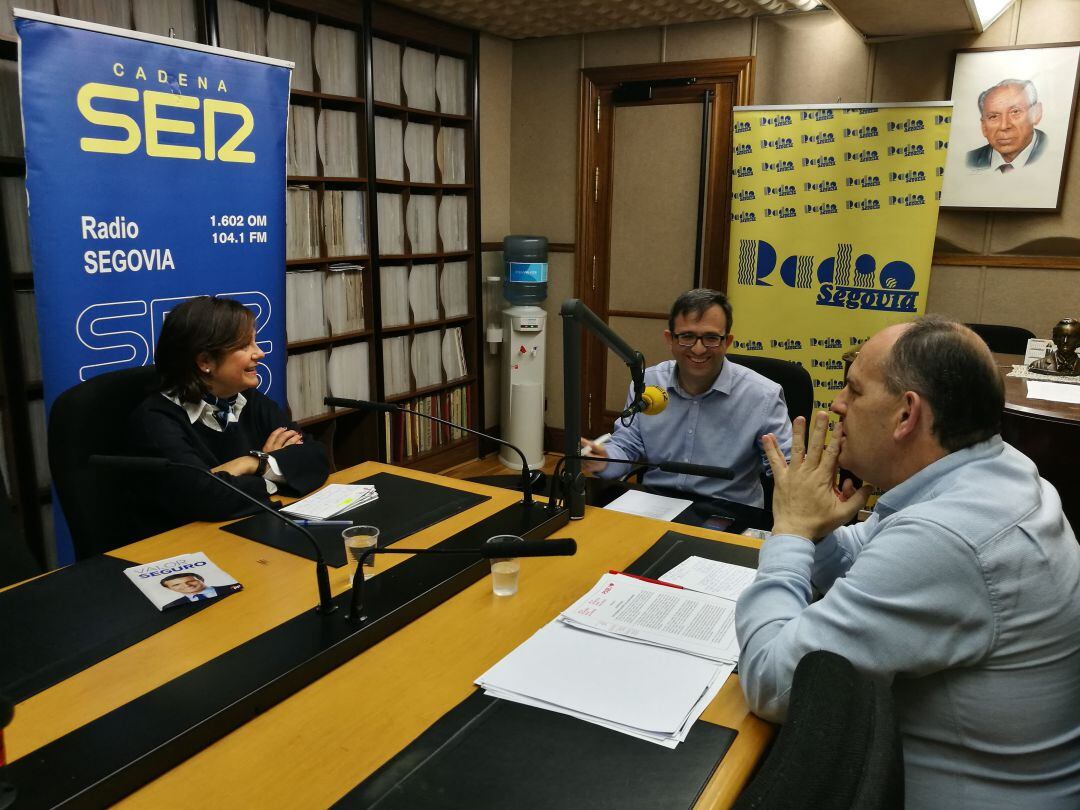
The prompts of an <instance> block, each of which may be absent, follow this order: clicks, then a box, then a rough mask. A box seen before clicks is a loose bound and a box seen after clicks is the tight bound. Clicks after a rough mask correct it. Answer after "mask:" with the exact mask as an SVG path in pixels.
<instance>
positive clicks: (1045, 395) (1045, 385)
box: [1027, 380, 1080, 405]
mask: <svg viewBox="0 0 1080 810" xmlns="http://www.w3.org/2000/svg"><path fill="white" fill-rule="evenodd" d="M1027 395H1028V399H1045V400H1049V401H1050V402H1069V403H1072V404H1074V405H1080V385H1069V384H1068V383H1056V382H1041V381H1038V380H1028V381H1027Z"/></svg>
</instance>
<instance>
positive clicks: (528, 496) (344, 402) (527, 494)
mask: <svg viewBox="0 0 1080 810" xmlns="http://www.w3.org/2000/svg"><path fill="white" fill-rule="evenodd" d="M323 403H324V404H326V405H335V406H338V407H341V408H360V409H361V410H365V411H378V412H380V413H408V414H412V415H413V416H420V417H423V418H424V419H430V420H431V421H432V422H438V423H439V424H440V425H449V426H450V427H452V428H457V429H458V430H464V431H465V432H466V433H471V434H472V435H474V436H479V437H480V438H482V439H489V440H491V441H493V442H496V443H498V444H501V445H503V446H504V447H509V448H510V449H511V450H513V451H514V452H515V453H517V454H518V456H520V457H521V491H522V493H523V494H524V497H523V498H522V502H523V503H524V504H525V505H526V506H532V503H533V498H532V474H531V472H530V471H529V462H528V461H527V460H526V458H525V454H524V453H523V452H522V451H521V448H520V447H518V446H517V445H513V444H510V442H508V441H506V440H504V439H500V438H498V437H496V436H492V435H491V434H489V433H481V432H480V431H479V430H473V429H472V428H470V427H466V426H465V425H459V424H458V423H457V422H451V421H449V420H447V419H442V418H440V417H438V416H432V415H431V414H427V413H420V411H414V410H411V409H410V408H405V407H402V406H401V405H394V404H393V403H390V402H370V401H368V400H366V399H345V398H344V397H325V398H324V399H323Z"/></svg>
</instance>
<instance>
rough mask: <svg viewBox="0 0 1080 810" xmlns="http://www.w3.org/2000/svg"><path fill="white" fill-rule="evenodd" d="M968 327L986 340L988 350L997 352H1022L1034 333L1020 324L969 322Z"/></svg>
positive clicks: (1025, 349)
mask: <svg viewBox="0 0 1080 810" xmlns="http://www.w3.org/2000/svg"><path fill="white" fill-rule="evenodd" d="M965 325H966V326H967V327H968V329H970V330H971V331H972V332H974V333H975V334H976V335H978V336H979V337H981V338H982V339H983V340H985V341H986V345H987V346H989V347H990V351H992V352H998V353H999V354H1024V352H1026V351H1027V342H1028V340H1029V339H1031V338H1033V337H1035V333H1034V332H1032V331H1031V330H1029V329H1024V327H1022V326H1006V325H1005V324H1000V323H969V324H965Z"/></svg>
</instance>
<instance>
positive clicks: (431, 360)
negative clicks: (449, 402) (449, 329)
mask: <svg viewBox="0 0 1080 810" xmlns="http://www.w3.org/2000/svg"><path fill="white" fill-rule="evenodd" d="M441 343H442V339H441V336H440V334H439V332H438V331H430V332H418V333H417V334H415V335H413V340H412V372H413V379H414V380H416V387H417V388H431V387H432V386H434V385H440V384H441V383H442V381H443V376H442V362H441V360H442V358H441V351H440V345H441Z"/></svg>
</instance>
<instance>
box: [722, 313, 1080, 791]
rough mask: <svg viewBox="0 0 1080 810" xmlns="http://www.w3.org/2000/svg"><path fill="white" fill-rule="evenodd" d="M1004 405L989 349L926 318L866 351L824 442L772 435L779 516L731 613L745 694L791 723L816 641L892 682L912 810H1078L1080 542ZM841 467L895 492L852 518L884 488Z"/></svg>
mask: <svg viewBox="0 0 1080 810" xmlns="http://www.w3.org/2000/svg"><path fill="white" fill-rule="evenodd" d="M1003 406H1004V388H1003V385H1002V380H1001V375H1000V372H999V371H998V369H997V367H996V365H995V363H994V359H993V357H992V355H991V354H990V351H989V349H988V348H987V346H986V344H985V343H983V342H982V341H981V340H980V339H979V338H978V336H976V335H975V333H974V332H972V331H971V330H969V329H967V328H966V327H964V326H961V325H960V324H957V323H954V322H951V321H948V320H945V319H941V318H933V317H930V318H923V319H920V320H918V321H915V322H914V323H908V324H900V325H897V326H891V327H889V328H887V329H885V330H883V331H881V332H879V333H878V334H877V335H875V336H874V337H873V338H871V339H870V340H869V341H868V342H867V343H866V344H865V345H864V346H863V348H862V350H861V351H860V352H859V355H858V358H857V359H856V360H855V362H854V364H853V365H852V366H851V369H850V370H849V373H848V380H847V386H846V387H845V388H844V390H843V391H842V392H841V393H840V394H839V396H837V398H836V400H835V401H834V402H833V406H832V409H833V411H834V412H835V413H837V414H838V415H839V416H840V424H839V429H838V430H837V431H836V432H835V434H834V436H833V440H832V442H831V443H830V444H829V445H828V447H826V446H825V436H826V433H827V425H828V419H827V415H826V414H825V413H823V412H819V413H818V414H816V416H815V420H814V424H813V427H812V430H811V432H810V437H809V443H808V445H807V446H806V449H805V452H804V449H803V441H802V438H801V437H802V432H801V427H802V426H801V424H800V423H801V422H802V419H801V417H800V418H799V419H797V420H796V424H795V439H794V441H793V442H792V447H791V454H790V457H791V462H790V463H788V462H786V461H785V460H784V457H783V454H782V453H781V450H780V445H779V443H778V442H777V441H776V440H775V438H774V437H771V436H770V437H765V448H766V452H767V453H768V456H769V463H770V465H771V466H772V469H773V477H774V480H775V484H776V489H775V492H774V495H773V516H774V521H775V522H774V525H773V535H772V537H770V538H769V539H768V540H766V541H765V543H764V545H763V547H762V549H761V555H760V562H759V565H758V573H757V577H756V578H755V580H754V582H753V584H751V585H750V586H749V587H748V588H747V589H746V590H745V591H744V592H743V594H742V596H741V597H740V598H739V602H738V606H737V608H736V632H737V634H738V638H739V644H740V647H741V656H740V659H739V678H740V682H741V685H742V687H743V692H744V693H745V695H746V699H747V702H748V703H749V705H750V708H751V709H752V710H753V711H754V712H755V713H757V714H759V715H761V716H762V717H765V718H767V719H770V720H775V721H782V720H783V719H784V717H785V715H786V713H787V708H788V700H789V697H790V689H791V679H792V674H793V673H794V670H795V666H796V664H797V663H798V662H799V660H800V659H801V658H802V657H803V656H804V655H805V654H806V653H808V652H810V651H812V650H830V651H832V652H835V653H838V654H840V655H843V656H844V657H846V658H847V659H848V660H850V661H851V662H852V664H854V665H855V667H856V668H857V669H859V670H860V671H862V672H864V673H867V674H869V675H871V676H874V677H877V678H880V679H882V680H883V681H885V682H888V683H891V684H892V690H893V696H894V698H895V702H896V711H897V719H898V724H899V727H900V730H901V733H902V737H903V746H904V781H905V794H906V795H905V803H906V806H907V807H909V808H922V807H927V808H931V807H933V808H936V807H949V808H957V810H959V808H980V809H981V808H1006V807H1007V808H1015V807H1023V808H1067V807H1068V808H1075V807H1080V546H1077V542H1076V536H1075V535H1074V534H1073V530H1072V528H1071V527H1070V526H1069V523H1068V521H1067V520H1066V519H1065V517H1064V515H1063V513H1062V509H1061V498H1060V497H1059V496H1058V493H1057V491H1056V490H1055V489H1054V488H1053V487H1052V486H1051V485H1050V484H1048V483H1047V482H1046V481H1044V480H1043V479H1042V478H1040V477H1039V472H1038V470H1037V469H1036V468H1035V465H1034V464H1033V463H1032V462H1031V460H1030V459H1028V458H1027V457H1026V456H1024V455H1023V454H1021V453H1020V452H1018V451H1017V450H1015V449H1014V448H1013V447H1011V446H1009V445H1008V444H1005V443H1004V442H1003V441H1002V440H1001V436H1000V435H999V429H1000V425H1001V413H1002V409H1003ZM838 466H843V467H844V468H845V469H849V470H851V471H852V472H853V473H854V474H855V475H857V476H859V477H861V478H863V479H864V480H867V481H872V482H874V484H876V485H877V486H878V487H879V488H880V489H882V490H884V494H883V495H882V496H881V498H880V499H879V500H878V502H877V505H876V506H875V507H874V512H873V514H872V515H871V516H870V518H869V519H868V520H866V521H865V522H863V523H858V524H855V525H853V526H847V525H844V524H846V523H847V522H848V520H850V519H851V518H852V517H854V516H855V514H856V512H857V511H858V510H859V508H860V507H862V506H863V505H864V504H865V503H866V499H867V495H868V493H869V487H868V486H867V487H863V488H862V489H860V490H855V489H854V488H853V487H852V486H851V485H850V483H849V484H846V485H845V489H844V490H843V491H837V490H836V489H835V480H836V471H837V468H838ZM1068 496H1070V497H1075V494H1074V493H1068ZM812 587H816V588H817V589H818V590H819V591H821V592H823V593H824V596H823V597H822V598H821V599H819V600H818V601H813V590H812Z"/></svg>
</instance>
